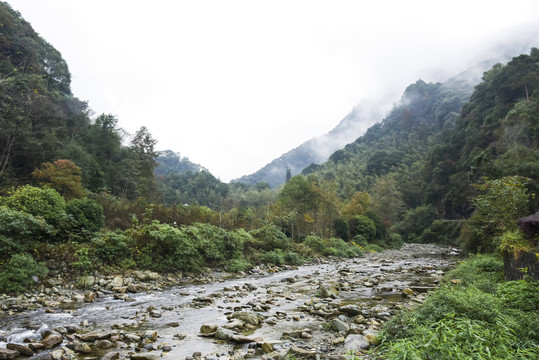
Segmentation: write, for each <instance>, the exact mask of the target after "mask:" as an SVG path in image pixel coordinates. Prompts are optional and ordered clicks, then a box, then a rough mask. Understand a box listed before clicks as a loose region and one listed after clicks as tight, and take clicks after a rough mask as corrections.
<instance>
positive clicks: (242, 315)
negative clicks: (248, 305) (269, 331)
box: [230, 311, 260, 325]
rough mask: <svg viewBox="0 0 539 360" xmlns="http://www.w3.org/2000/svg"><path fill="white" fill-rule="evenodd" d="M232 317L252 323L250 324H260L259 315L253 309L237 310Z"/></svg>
mask: <svg viewBox="0 0 539 360" xmlns="http://www.w3.org/2000/svg"><path fill="white" fill-rule="evenodd" d="M230 318H232V319H238V320H241V321H243V322H244V323H246V324H250V325H258V324H260V320H259V318H258V315H257V314H256V313H254V312H252V311H236V312H235V313H233V314H232V315H231V316H230Z"/></svg>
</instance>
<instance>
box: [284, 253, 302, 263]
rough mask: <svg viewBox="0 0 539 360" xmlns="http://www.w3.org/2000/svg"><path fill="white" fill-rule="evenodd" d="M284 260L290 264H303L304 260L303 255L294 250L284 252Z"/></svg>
mask: <svg viewBox="0 0 539 360" xmlns="http://www.w3.org/2000/svg"><path fill="white" fill-rule="evenodd" d="M284 261H285V263H287V264H289V265H301V264H302V263H303V260H302V259H301V256H300V255H299V254H298V253H296V252H294V251H287V252H285V253H284Z"/></svg>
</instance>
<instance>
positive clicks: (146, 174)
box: [130, 126, 158, 200]
mask: <svg viewBox="0 0 539 360" xmlns="http://www.w3.org/2000/svg"><path fill="white" fill-rule="evenodd" d="M156 144H157V140H155V139H154V138H153V137H152V135H151V134H150V132H149V131H148V129H147V128H146V127H145V126H142V127H141V128H140V129H139V130H138V131H137V132H136V133H135V136H134V137H133V140H131V147H130V148H131V150H132V151H133V152H134V153H135V162H136V168H137V170H138V173H139V179H138V184H137V191H138V193H139V194H140V195H142V196H144V197H146V198H147V199H148V200H149V199H151V198H152V197H154V196H156V195H157V182H156V181H155V178H154V169H155V168H156V167H157V161H156V158H157V155H158V153H157V151H156V150H155V145H156Z"/></svg>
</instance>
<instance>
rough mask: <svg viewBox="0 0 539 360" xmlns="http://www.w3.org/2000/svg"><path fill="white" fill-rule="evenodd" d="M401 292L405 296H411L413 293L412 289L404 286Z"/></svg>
mask: <svg viewBox="0 0 539 360" xmlns="http://www.w3.org/2000/svg"><path fill="white" fill-rule="evenodd" d="M402 293H403V294H404V295H406V296H412V295H413V294H414V290H412V289H410V288H406V289H404V290H402Z"/></svg>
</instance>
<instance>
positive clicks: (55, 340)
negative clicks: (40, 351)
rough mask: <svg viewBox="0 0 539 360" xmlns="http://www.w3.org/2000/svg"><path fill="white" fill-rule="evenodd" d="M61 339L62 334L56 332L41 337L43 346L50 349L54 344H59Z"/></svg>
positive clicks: (62, 339)
mask: <svg viewBox="0 0 539 360" xmlns="http://www.w3.org/2000/svg"><path fill="white" fill-rule="evenodd" d="M62 341H64V338H63V337H62V335H60V334H58V333H51V334H49V335H47V336H46V337H45V338H44V339H43V341H42V343H43V345H45V348H47V349H52V348H53V347H55V346H56V345H59V344H61V343H62Z"/></svg>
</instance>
